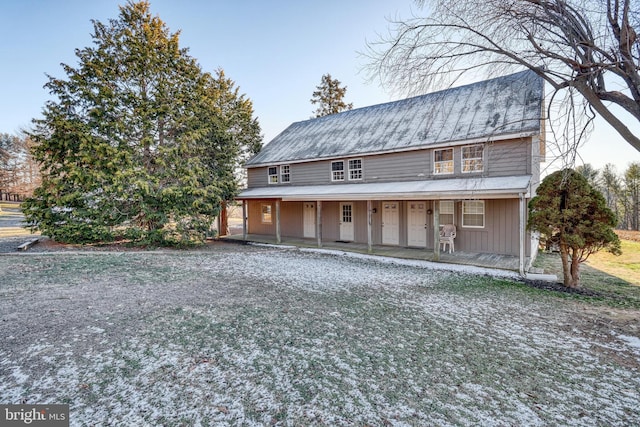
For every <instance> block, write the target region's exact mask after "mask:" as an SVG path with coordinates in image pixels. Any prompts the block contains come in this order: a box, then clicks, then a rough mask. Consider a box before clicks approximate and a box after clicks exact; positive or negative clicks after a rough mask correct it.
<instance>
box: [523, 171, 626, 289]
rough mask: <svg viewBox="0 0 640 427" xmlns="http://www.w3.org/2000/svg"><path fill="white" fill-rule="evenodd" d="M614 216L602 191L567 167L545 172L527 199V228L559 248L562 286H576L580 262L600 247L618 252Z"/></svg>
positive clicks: (618, 244) (618, 245)
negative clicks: (528, 199)
mask: <svg viewBox="0 0 640 427" xmlns="http://www.w3.org/2000/svg"><path fill="white" fill-rule="evenodd" d="M615 225H616V216H615V214H614V213H613V212H612V211H611V209H609V208H608V207H607V206H606V202H605V200H604V197H603V196H602V193H600V191H598V190H596V189H595V188H593V187H592V186H591V185H590V184H589V183H588V181H587V180H586V178H584V177H583V176H582V175H581V174H580V173H578V172H576V171H573V170H571V169H565V170H561V171H557V172H554V173H553V174H551V175H548V176H547V177H546V178H545V179H544V180H543V181H542V183H541V184H540V186H539V187H538V189H537V196H535V197H534V198H533V199H531V201H530V202H529V223H528V228H529V230H532V231H537V232H539V233H540V234H541V240H542V242H543V243H555V244H558V246H559V247H560V257H561V258H562V269H563V273H564V285H565V286H568V287H578V286H580V263H582V262H584V261H586V260H587V258H588V257H589V255H591V254H592V253H594V252H597V251H599V250H601V249H606V250H608V251H610V252H612V253H614V254H620V253H621V251H620V240H619V239H618V236H617V235H616V234H615V233H614V232H613V227H615Z"/></svg>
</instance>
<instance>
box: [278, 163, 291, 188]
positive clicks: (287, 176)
mask: <svg viewBox="0 0 640 427" xmlns="http://www.w3.org/2000/svg"><path fill="white" fill-rule="evenodd" d="M280 182H281V183H283V184H284V183H289V182H291V166H289V165H281V166H280Z"/></svg>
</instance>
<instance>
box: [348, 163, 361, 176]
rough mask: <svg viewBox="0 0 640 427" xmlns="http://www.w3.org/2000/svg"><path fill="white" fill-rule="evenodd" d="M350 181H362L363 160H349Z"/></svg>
mask: <svg viewBox="0 0 640 427" xmlns="http://www.w3.org/2000/svg"><path fill="white" fill-rule="evenodd" d="M349 179H350V180H358V179H362V159H353V160H349Z"/></svg>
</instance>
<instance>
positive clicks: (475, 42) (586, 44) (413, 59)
mask: <svg viewBox="0 0 640 427" xmlns="http://www.w3.org/2000/svg"><path fill="white" fill-rule="evenodd" d="M416 4H417V5H418V7H420V8H422V10H423V11H424V12H425V15H424V16H415V15H414V16H413V17H412V18H410V19H407V20H399V19H396V20H395V21H392V22H391V23H390V26H391V27H390V32H389V35H388V37H386V38H381V39H380V40H379V41H377V42H374V43H369V44H368V52H367V56H368V57H369V58H370V66H369V71H370V75H371V76H372V78H378V79H380V81H381V83H382V84H384V85H388V86H391V87H393V88H394V89H395V90H397V91H400V92H403V93H407V94H415V93H416V92H424V91H429V90H438V89H442V88H446V87H449V86H451V85H453V84H455V83H456V82H459V81H463V80H465V79H469V78H477V77H480V76H482V77H493V76H496V75H500V74H504V73H506V72H512V71H516V70H519V69H522V68H528V69H530V70H533V71H534V72H536V73H537V74H538V75H540V76H541V77H542V78H544V79H545V81H546V82H547V83H548V84H549V86H550V87H551V88H552V90H553V94H552V96H551V97H550V98H551V99H554V100H556V101H558V102H559V104H558V106H564V108H570V111H564V112H563V111H562V110H561V109H558V108H553V109H550V111H549V118H550V119H552V122H554V123H555V124H556V126H559V125H560V122H561V121H562V120H553V119H554V115H555V117H556V118H558V119H563V120H573V121H572V123H573V124H570V125H569V127H573V128H574V129H573V131H572V132H571V135H570V134H569V133H568V128H567V127H564V128H558V129H557V132H556V134H557V136H562V137H564V138H567V139H566V140H565V141H564V142H563V144H564V146H565V149H574V150H575V149H577V145H576V143H575V141H576V140H575V137H576V136H581V137H584V135H585V133H586V132H587V130H588V128H589V126H590V122H591V121H592V116H589V114H592V113H593V111H595V112H597V114H598V115H600V116H601V117H602V118H603V119H604V120H606V121H607V122H608V123H609V124H610V125H611V126H612V127H613V128H614V129H615V130H616V131H617V132H618V133H619V134H620V136H621V137H622V138H624V139H625V141H627V142H628V143H629V144H630V145H631V146H633V147H634V148H636V149H637V150H638V151H640V136H639V135H635V134H634V133H633V132H631V130H630V129H629V126H628V123H625V122H624V120H623V119H621V118H620V117H618V116H617V115H616V114H615V113H614V112H613V110H612V107H613V106H614V105H617V106H619V107H621V108H623V109H624V110H625V111H626V112H628V113H629V114H630V115H631V117H633V118H635V119H636V120H638V121H640V40H639V39H638V36H637V33H638V28H640V0H467V1H464V2H459V1H453V0H416ZM560 93H566V94H565V95H562V96H556V95H560ZM578 93H579V94H580V95H581V96H576V95H577V94H578ZM560 100H562V101H561V102H560ZM568 101H570V102H571V104H570V103H569V102H568ZM550 108H551V106H550ZM578 112H580V113H578ZM585 113H586V114H587V117H586V118H585V117H582V118H581V117H579V115H580V114H585ZM578 123H579V124H580V125H581V126H582V129H578V128H576V127H575V126H576V125H577V124H578ZM565 126H566V125H565ZM573 157H575V156H573Z"/></svg>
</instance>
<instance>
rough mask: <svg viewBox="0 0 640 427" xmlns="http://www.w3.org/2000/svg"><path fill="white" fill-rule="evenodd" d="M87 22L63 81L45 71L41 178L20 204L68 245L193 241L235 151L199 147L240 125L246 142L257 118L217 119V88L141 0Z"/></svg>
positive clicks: (222, 196) (39, 127)
mask: <svg viewBox="0 0 640 427" xmlns="http://www.w3.org/2000/svg"><path fill="white" fill-rule="evenodd" d="M93 25H94V33H93V35H92V37H93V42H94V43H93V47H87V48H84V49H77V50H76V56H77V57H78V62H79V65H78V66H77V67H75V68H74V67H72V66H69V65H63V67H64V71H65V72H66V74H67V78H66V79H57V78H53V77H50V78H49V82H48V83H47V85H46V87H47V88H48V89H49V90H50V92H51V93H52V94H53V95H55V96H56V97H57V99H58V101H57V102H56V101H50V102H48V103H47V105H46V106H45V109H44V118H42V119H39V120H34V122H35V124H36V130H35V131H34V132H33V133H32V135H31V136H32V138H33V139H34V140H35V141H36V143H37V147H36V148H35V150H34V154H35V156H36V158H37V160H38V161H39V162H40V163H41V165H42V170H43V180H42V185H41V187H40V188H38V189H37V190H36V193H35V196H34V197H33V198H32V199H30V200H28V201H27V203H25V205H24V212H25V215H26V217H27V220H28V221H29V222H30V223H31V224H32V225H33V226H34V228H37V229H39V230H41V231H42V232H43V233H45V234H47V235H49V236H51V237H54V238H56V239H58V240H61V241H67V242H96V241H110V240H113V239H115V238H118V237H123V238H126V239H130V240H132V241H134V242H140V243H144V244H167V243H168V244H190V243H193V242H199V241H202V239H203V238H204V236H205V233H206V231H207V230H208V229H209V227H210V225H211V222H212V220H213V217H215V216H216V215H218V213H219V211H220V206H221V203H222V202H223V201H224V200H228V199H229V198H232V197H233V194H234V191H235V189H236V186H235V177H234V176H233V174H228V173H226V171H227V170H229V168H231V169H233V167H234V166H235V164H236V163H237V159H236V158H234V156H235V155H236V154H237V153H238V150H236V149H230V150H229V153H228V154H225V155H220V156H218V157H217V158H216V162H210V161H207V160H206V159H205V157H204V156H203V154H204V153H207V150H208V149H209V148H210V147H211V146H215V145H217V146H219V150H218V152H224V151H225V150H226V149H227V148H229V146H230V145H232V144H233V143H234V142H233V141H234V138H235V139H238V136H236V135H237V134H240V135H243V132H245V131H249V132H251V136H247V137H246V138H249V139H250V140H251V141H252V144H253V145H251V149H252V150H254V151H255V150H257V149H258V148H257V147H258V146H259V126H258V124H257V122H256V121H255V120H253V119H251V120H249V121H250V122H251V126H252V127H251V128H250V129H248V128H247V127H246V126H245V125H244V124H243V123H239V124H236V122H234V121H233V120H229V119H225V118H224V117H221V116H220V112H219V111H218V110H216V103H217V102H219V98H221V97H223V96H227V94H218V93H214V91H213V90H212V86H213V83H212V82H213V81H214V79H213V78H212V77H211V75H210V74H208V73H203V72H202V70H201V69H200V67H199V65H198V64H197V63H196V61H195V59H194V58H192V57H191V56H189V55H188V53H187V49H184V48H180V46H179V33H173V34H172V33H170V32H169V30H168V28H167V27H166V25H165V24H164V22H163V21H162V20H161V19H160V18H159V17H157V16H156V17H154V16H152V15H151V12H150V10H149V3H148V2H147V1H141V2H138V3H128V4H127V5H126V6H122V7H120V15H119V16H118V18H117V19H112V20H110V21H109V22H108V23H107V24H104V23H101V22H98V21H93ZM226 90H229V91H231V98H234V97H235V98H241V99H242V100H243V101H244V102H245V104H246V105H243V106H241V107H242V108H244V109H243V112H242V114H249V115H251V114H252V112H253V110H252V108H251V103H250V101H248V100H245V99H244V98H243V97H239V96H238V94H237V90H236V89H234V88H233V87H232V85H230V86H228V87H226ZM234 114H235V112H233V111H229V112H227V115H228V116H231V117H233V116H234ZM252 120H253V121H252ZM229 135H234V137H233V138H231V137H229Z"/></svg>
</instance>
